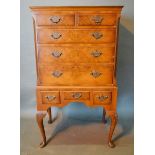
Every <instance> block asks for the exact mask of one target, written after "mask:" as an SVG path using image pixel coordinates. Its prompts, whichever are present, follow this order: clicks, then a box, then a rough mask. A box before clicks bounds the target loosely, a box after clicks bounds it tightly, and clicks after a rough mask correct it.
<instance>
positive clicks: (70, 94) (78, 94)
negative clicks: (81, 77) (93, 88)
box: [63, 91, 90, 100]
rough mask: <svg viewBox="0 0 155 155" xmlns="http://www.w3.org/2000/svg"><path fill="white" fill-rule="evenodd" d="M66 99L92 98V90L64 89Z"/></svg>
mask: <svg viewBox="0 0 155 155" xmlns="http://www.w3.org/2000/svg"><path fill="white" fill-rule="evenodd" d="M63 99H64V100H90V92H88V91H64V92H63Z"/></svg>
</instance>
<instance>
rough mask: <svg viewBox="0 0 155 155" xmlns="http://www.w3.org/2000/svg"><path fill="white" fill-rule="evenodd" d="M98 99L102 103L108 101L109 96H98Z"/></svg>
mask: <svg viewBox="0 0 155 155" xmlns="http://www.w3.org/2000/svg"><path fill="white" fill-rule="evenodd" d="M96 98H97V99H98V100H100V101H101V102H102V101H104V100H106V99H108V98H109V96H104V95H102V96H96Z"/></svg>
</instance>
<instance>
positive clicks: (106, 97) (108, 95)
mask: <svg viewBox="0 0 155 155" xmlns="http://www.w3.org/2000/svg"><path fill="white" fill-rule="evenodd" d="M93 103H94V104H95V105H102V104H111V103H112V92H111V91H101V92H100V91H94V92H93Z"/></svg>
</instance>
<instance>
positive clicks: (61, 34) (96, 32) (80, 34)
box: [37, 28, 116, 44]
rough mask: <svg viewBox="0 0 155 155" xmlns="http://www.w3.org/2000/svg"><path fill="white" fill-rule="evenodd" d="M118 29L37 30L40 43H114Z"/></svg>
mask: <svg viewBox="0 0 155 155" xmlns="http://www.w3.org/2000/svg"><path fill="white" fill-rule="evenodd" d="M115 39H116V29H113V28H109V29H70V30H67V29H43V28H42V29H37V42H38V43H54V44H55V43H95V44H96V43H114V42H115Z"/></svg>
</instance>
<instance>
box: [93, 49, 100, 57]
mask: <svg viewBox="0 0 155 155" xmlns="http://www.w3.org/2000/svg"><path fill="white" fill-rule="evenodd" d="M91 55H92V56H94V57H99V56H101V55H102V52H100V51H97V50H96V51H93V52H92V53H91Z"/></svg>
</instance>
